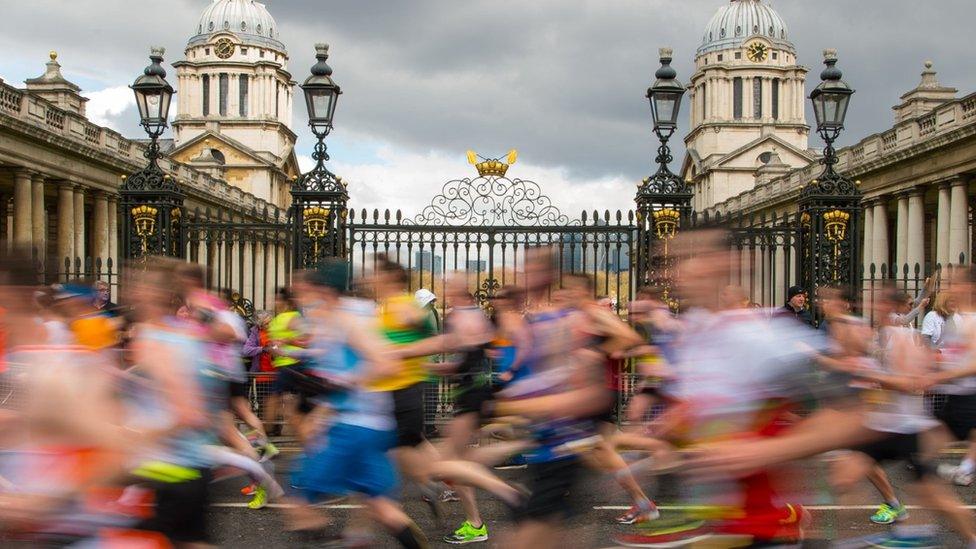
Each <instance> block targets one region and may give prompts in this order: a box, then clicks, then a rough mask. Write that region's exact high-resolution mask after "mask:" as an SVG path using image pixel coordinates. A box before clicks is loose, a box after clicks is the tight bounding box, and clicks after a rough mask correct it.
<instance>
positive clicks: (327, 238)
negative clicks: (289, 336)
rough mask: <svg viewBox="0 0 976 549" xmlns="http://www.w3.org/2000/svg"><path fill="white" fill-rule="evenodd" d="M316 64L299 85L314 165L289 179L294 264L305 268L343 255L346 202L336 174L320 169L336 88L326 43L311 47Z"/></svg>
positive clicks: (329, 128) (336, 93)
mask: <svg viewBox="0 0 976 549" xmlns="http://www.w3.org/2000/svg"><path fill="white" fill-rule="evenodd" d="M315 58H316V60H317V61H316V63H315V64H314V65H313V66H312V70H311V72H312V74H311V75H310V76H309V77H308V78H306V79H305V82H304V83H303V84H302V92H303V93H304V94H305V105H306V107H307V108H308V125H309V127H310V128H311V129H312V133H313V134H314V135H315V137H316V139H317V140H318V141H317V142H316V144H315V150H314V151H313V153H312V158H313V159H314V160H315V166H314V167H313V168H312V170H311V171H309V172H306V173H303V174H302V175H301V176H299V177H298V178H296V179H295V181H294V182H293V183H292V188H291V196H292V219H293V222H294V230H293V233H294V237H293V238H294V254H293V256H294V266H295V268H298V269H304V268H310V267H314V266H316V265H317V264H319V263H320V262H321V261H322V260H323V259H325V258H327V257H345V253H346V250H345V222H346V203H347V202H348V200H349V195H348V193H347V191H346V185H345V183H343V181H342V179H341V178H340V177H337V176H336V175H335V174H334V173H332V172H331V171H329V169H328V168H326V167H325V163H326V161H328V160H329V153H328V151H327V148H326V145H325V138H326V136H328V135H329V134H330V133H331V132H332V128H333V119H334V116H335V109H336V104H337V103H338V100H339V95H341V94H342V90H341V89H340V88H339V85H338V84H336V83H335V81H334V80H332V67H330V66H329V64H328V63H327V60H328V59H329V46H328V44H316V45H315Z"/></svg>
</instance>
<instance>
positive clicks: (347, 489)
mask: <svg viewBox="0 0 976 549" xmlns="http://www.w3.org/2000/svg"><path fill="white" fill-rule="evenodd" d="M395 441H396V433H394V432H393V431H392V430H391V431H379V430H375V429H367V428H365V427H360V426H358V425H349V424H346V423H337V424H335V425H333V426H332V427H330V428H329V430H328V431H327V432H326V433H324V436H323V437H322V438H321V439H320V440H317V441H316V442H314V443H313V444H312V445H311V446H310V447H309V449H308V450H307V451H306V455H305V457H303V458H301V461H300V462H299V464H298V468H297V469H296V470H295V472H294V473H293V475H292V484H294V485H295V486H298V487H299V489H300V490H301V492H302V495H303V496H304V497H305V499H306V500H307V501H308V502H309V503H315V502H317V501H321V500H322V499H324V498H325V497H326V496H344V495H347V494H362V495H365V496H368V497H378V496H385V497H393V496H394V495H395V494H396V493H397V491H398V490H399V482H398V479H397V474H396V470H395V469H394V468H393V464H392V463H390V460H389V458H388V457H387V452H388V451H389V450H390V448H392V447H393V444H394V443H395Z"/></svg>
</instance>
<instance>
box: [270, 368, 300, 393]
mask: <svg viewBox="0 0 976 549" xmlns="http://www.w3.org/2000/svg"><path fill="white" fill-rule="evenodd" d="M292 368H301V365H299V364H293V365H291V366H283V367H281V368H277V369H275V372H276V373H277V375H276V376H275V379H274V385H272V386H271V393H272V394H275V395H280V394H284V393H297V392H298V390H297V389H296V388H295V384H294V382H293V381H292V377H291V369H292Z"/></svg>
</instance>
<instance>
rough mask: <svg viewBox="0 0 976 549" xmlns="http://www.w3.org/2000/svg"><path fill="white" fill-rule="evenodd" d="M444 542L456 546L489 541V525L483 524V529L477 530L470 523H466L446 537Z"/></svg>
mask: <svg viewBox="0 0 976 549" xmlns="http://www.w3.org/2000/svg"><path fill="white" fill-rule="evenodd" d="M444 541H445V542H447V543H451V544H454V545H466V544H468V543H477V542H479V541H488V525H486V524H482V525H481V528H475V527H474V526H472V524H471V523H470V522H468V521H464V522H462V523H461V526H460V528H458V529H457V530H455V531H454V533H453V534H450V535H447V536H444Z"/></svg>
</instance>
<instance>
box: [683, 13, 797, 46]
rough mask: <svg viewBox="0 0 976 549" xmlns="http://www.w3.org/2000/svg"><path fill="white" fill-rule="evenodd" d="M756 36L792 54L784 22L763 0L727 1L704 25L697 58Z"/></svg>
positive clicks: (742, 42)
mask: <svg viewBox="0 0 976 549" xmlns="http://www.w3.org/2000/svg"><path fill="white" fill-rule="evenodd" d="M758 37H761V38H765V39H766V40H768V41H769V42H771V43H772V44H773V46H774V47H777V48H780V49H783V50H786V51H789V52H790V53H795V50H794V48H793V43H792V42H790V40H789V37H790V33H789V29H788V28H787V26H786V21H784V20H783V18H782V17H780V15H779V14H778V13H776V10H774V9H773V8H772V7H771V6H770V5H769V4H767V3H765V2H764V1H763V0H731V2H729V3H728V4H726V5H725V6H722V7H721V8H719V10H718V11H717V12H716V13H715V15H714V16H713V17H712V19H711V21H709V22H708V25H707V26H706V27H705V32H704V34H703V36H702V43H701V46H699V48H698V55H702V54H705V53H709V52H712V51H719V50H727V49H734V48H738V47H741V46H742V45H743V44H745V43H746V42H747V41H749V40H750V39H752V38H758Z"/></svg>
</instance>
